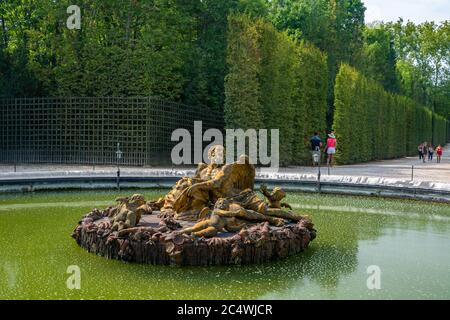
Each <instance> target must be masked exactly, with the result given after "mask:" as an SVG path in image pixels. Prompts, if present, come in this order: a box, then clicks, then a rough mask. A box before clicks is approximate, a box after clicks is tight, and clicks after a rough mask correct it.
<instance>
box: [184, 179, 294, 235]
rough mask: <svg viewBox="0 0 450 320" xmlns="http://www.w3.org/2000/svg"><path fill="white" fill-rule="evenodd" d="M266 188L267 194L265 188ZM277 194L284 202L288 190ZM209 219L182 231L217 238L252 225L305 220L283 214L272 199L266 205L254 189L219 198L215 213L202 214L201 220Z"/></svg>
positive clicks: (280, 223) (289, 214) (277, 191)
mask: <svg viewBox="0 0 450 320" xmlns="http://www.w3.org/2000/svg"><path fill="white" fill-rule="evenodd" d="M263 189H264V190H265V191H266V192H267V188H265V186H264V187H263ZM275 191H276V192H275ZM274 192H275V193H276V194H277V195H278V197H281V198H277V199H279V200H281V199H282V198H284V191H283V190H282V189H281V188H276V190H275V189H274ZM268 194H269V193H268ZM269 195H270V194H269ZM279 200H278V201H279ZM286 205H287V204H286ZM287 206H289V205H287ZM289 207H290V206H289ZM208 216H209V218H207V219H204V220H202V221H200V222H198V223H196V224H195V225H194V226H192V227H189V228H185V229H183V230H181V231H180V232H181V233H187V234H192V235H194V236H198V237H201V236H203V237H213V236H215V235H217V233H218V232H220V231H228V232H236V231H239V230H241V229H242V228H243V227H245V226H246V225H248V224H249V223H252V222H263V221H267V222H269V224H271V225H275V226H282V225H284V223H285V220H284V219H286V220H290V221H294V222H297V221H300V220H301V219H302V217H301V216H297V215H294V214H292V213H289V212H285V211H282V210H281V209H280V207H275V206H274V203H273V202H270V199H269V204H266V203H265V202H264V201H263V200H261V199H259V198H258V196H257V195H256V193H255V192H254V191H252V190H251V189H246V190H244V191H242V192H241V193H240V194H239V195H237V196H235V197H229V198H220V199H218V200H217V201H216V204H215V206H214V209H213V211H212V212H211V210H210V209H208V208H205V209H203V210H202V212H201V213H200V219H202V218H205V217H208Z"/></svg>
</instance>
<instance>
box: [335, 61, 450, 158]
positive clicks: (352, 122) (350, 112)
mask: <svg viewBox="0 0 450 320" xmlns="http://www.w3.org/2000/svg"><path fill="white" fill-rule="evenodd" d="M433 117H434V130H432V121H433ZM333 129H334V131H335V134H336V138H337V141H338V147H337V153H336V161H337V163H340V164H350V163H356V162H363V161H369V160H376V159H390V158H397V157H403V156H407V155H413V154H416V153H417V145H418V144H420V143H423V142H431V141H433V142H434V144H436V145H437V144H438V143H440V144H444V143H445V142H446V141H448V139H449V134H448V132H449V122H448V121H447V120H446V119H445V118H443V117H441V116H438V115H436V114H434V115H433V114H432V112H431V111H430V110H429V109H428V108H425V107H424V106H421V105H419V104H418V103H416V102H415V101H413V100H411V99H410V98H407V97H404V96H399V95H395V94H392V93H389V92H386V91H385V90H384V89H383V88H382V86H381V85H380V84H378V83H377V82H375V81H373V80H370V79H367V78H366V77H364V76H363V75H362V74H360V73H359V72H358V71H357V70H355V69H354V68H352V67H350V66H348V65H346V64H342V65H341V66H340V69H339V72H338V74H337V76H336V84H335V112H334V122H333ZM432 131H434V132H432ZM432 139H433V140H432Z"/></svg>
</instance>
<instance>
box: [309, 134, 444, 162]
mask: <svg viewBox="0 0 450 320" xmlns="http://www.w3.org/2000/svg"><path fill="white" fill-rule="evenodd" d="M310 143H311V153H312V158H313V164H314V165H318V164H319V162H320V151H321V148H322V147H323V144H322V140H321V139H320V136H319V133H318V132H317V131H316V132H314V135H313V136H312V138H311V139H310ZM336 146H337V141H336V137H335V135H334V133H333V132H330V133H329V134H328V137H327V142H326V144H325V149H324V152H325V153H326V154H327V166H331V165H333V163H332V162H333V156H334V154H335V153H336ZM417 150H418V152H419V160H422V161H423V162H425V161H426V160H425V157H427V156H428V161H433V156H434V153H436V161H437V163H440V162H441V158H442V146H441V145H440V144H439V145H438V146H437V147H436V148H434V147H433V145H432V144H431V143H429V144H428V143H426V142H424V143H421V144H419V146H418V147H417Z"/></svg>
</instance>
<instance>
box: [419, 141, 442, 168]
mask: <svg viewBox="0 0 450 320" xmlns="http://www.w3.org/2000/svg"><path fill="white" fill-rule="evenodd" d="M417 151H418V152H419V160H422V161H423V162H425V157H426V156H427V155H428V161H433V156H434V153H435V152H436V161H437V163H440V162H441V158H442V146H441V145H440V144H439V145H438V146H437V147H436V149H435V148H434V147H433V145H432V144H431V143H430V144H428V143H426V142H424V143H421V144H419V146H418V147H417Z"/></svg>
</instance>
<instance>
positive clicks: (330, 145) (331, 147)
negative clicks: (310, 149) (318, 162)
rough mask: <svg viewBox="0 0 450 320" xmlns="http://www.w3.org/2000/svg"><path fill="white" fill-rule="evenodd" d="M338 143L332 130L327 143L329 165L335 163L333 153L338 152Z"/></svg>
mask: <svg viewBox="0 0 450 320" xmlns="http://www.w3.org/2000/svg"><path fill="white" fill-rule="evenodd" d="M336 145H337V141H336V137H335V135H334V133H333V132H331V133H330V134H329V135H328V139H327V145H326V150H327V155H328V157H327V166H332V165H333V155H334V154H335V153H336Z"/></svg>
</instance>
